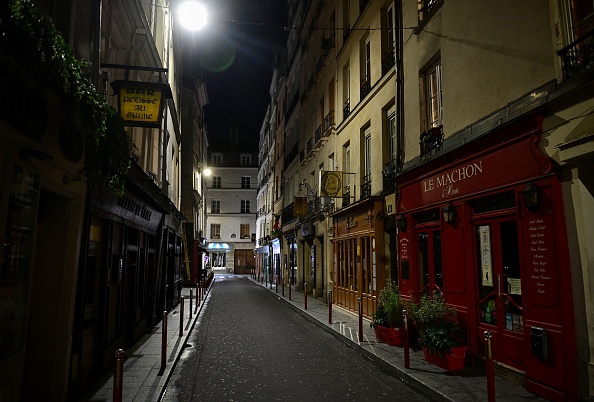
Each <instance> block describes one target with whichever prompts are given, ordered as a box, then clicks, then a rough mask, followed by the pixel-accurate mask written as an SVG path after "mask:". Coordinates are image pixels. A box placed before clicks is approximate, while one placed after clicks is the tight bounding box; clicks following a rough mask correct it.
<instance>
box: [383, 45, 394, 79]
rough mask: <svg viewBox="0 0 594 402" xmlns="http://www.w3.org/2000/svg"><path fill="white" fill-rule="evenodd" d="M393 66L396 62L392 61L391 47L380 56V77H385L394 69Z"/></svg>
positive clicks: (392, 51) (392, 47) (392, 48)
mask: <svg viewBox="0 0 594 402" xmlns="http://www.w3.org/2000/svg"><path fill="white" fill-rule="evenodd" d="M394 64H396V61H395V59H394V46H393V45H392V46H390V47H389V48H388V49H386V51H385V52H384V54H382V76H384V75H386V74H387V73H388V71H390V70H391V69H392V67H394Z"/></svg>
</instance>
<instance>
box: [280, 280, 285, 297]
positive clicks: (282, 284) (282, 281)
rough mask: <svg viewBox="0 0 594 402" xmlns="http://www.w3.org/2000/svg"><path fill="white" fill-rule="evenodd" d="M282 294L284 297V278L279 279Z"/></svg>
mask: <svg viewBox="0 0 594 402" xmlns="http://www.w3.org/2000/svg"><path fill="white" fill-rule="evenodd" d="M281 288H282V293H281V294H282V296H283V297H285V279H284V278H283V279H282V280H281Z"/></svg>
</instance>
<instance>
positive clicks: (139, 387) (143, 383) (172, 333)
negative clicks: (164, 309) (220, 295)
mask: <svg viewBox="0 0 594 402" xmlns="http://www.w3.org/2000/svg"><path fill="white" fill-rule="evenodd" d="M215 281H216V275H215V278H214V280H213V281H212V284H211V287H212V285H213V284H214V283H215ZM209 292H210V288H205V289H203V294H202V302H201V303H200V305H199V306H198V310H197V311H196V289H193V295H192V296H193V297H192V300H191V303H192V304H191V306H192V316H191V317H190V288H185V287H184V288H183V289H182V296H183V297H184V323H183V334H182V336H180V314H181V303H180V304H178V305H177V306H176V307H175V309H174V310H173V311H171V312H170V313H169V314H168V315H167V337H166V341H167V353H166V365H165V369H164V370H163V372H162V373H161V354H162V345H163V321H162V320H161V322H159V324H157V325H156V326H155V327H154V328H153V329H152V330H151V332H150V333H148V334H146V335H144V336H143V337H142V338H141V339H140V340H139V341H138V342H137V343H136V344H135V345H134V346H133V347H132V348H130V349H128V350H125V360H124V370H123V373H124V374H123V387H122V389H123V391H122V401H124V402H146V401H158V400H160V398H161V396H162V395H161V393H162V392H163V391H164V390H165V387H166V385H167V381H168V380H169V375H170V373H171V371H172V370H173V368H174V367H175V364H176V363H177V359H178V357H179V355H180V354H181V352H182V351H183V349H184V345H185V344H186V343H187V339H188V337H189V335H190V333H191V332H192V329H193V328H194V325H195V323H196V319H197V318H198V316H199V315H200V313H201V311H202V307H203V306H204V300H205V299H206V296H208V293H209ZM114 361H115V357H114ZM113 385H114V378H113V371H112V372H111V373H108V374H106V375H105V376H104V377H103V378H102V379H101V381H100V382H99V384H98V385H97V386H96V387H95V388H94V390H93V391H92V393H91V394H90V395H87V396H86V397H84V398H82V399H81V401H85V402H111V401H113Z"/></svg>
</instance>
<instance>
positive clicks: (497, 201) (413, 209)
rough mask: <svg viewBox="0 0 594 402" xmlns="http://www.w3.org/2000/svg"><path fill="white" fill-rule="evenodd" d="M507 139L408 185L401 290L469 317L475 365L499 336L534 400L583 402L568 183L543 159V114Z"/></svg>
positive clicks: (481, 143)
mask: <svg viewBox="0 0 594 402" xmlns="http://www.w3.org/2000/svg"><path fill="white" fill-rule="evenodd" d="M496 131H497V132H493V133H491V134H490V135H488V136H485V137H484V138H483V139H478V140H477V141H475V142H473V143H472V144H468V145H465V146H461V147H459V148H457V149H456V150H455V151H453V152H450V153H448V154H447V155H444V156H443V157H440V158H436V159H434V160H433V161H431V162H429V163H426V164H424V165H422V166H421V167H419V168H417V169H414V170H409V171H408V172H406V173H404V174H402V175H401V176H400V177H399V179H398V190H397V204H398V209H397V210H398V216H399V219H400V221H401V223H404V222H405V225H402V224H401V225H400V227H403V228H404V229H401V230H400V231H399V234H398V254H399V262H398V264H399V284H400V289H401V292H402V294H404V295H406V296H407V297H409V298H411V299H417V298H419V297H420V296H421V295H422V294H425V293H429V294H433V293H435V292H441V293H443V295H444V296H445V299H446V300H447V301H448V303H450V304H451V305H453V306H455V307H456V308H457V309H458V310H459V311H460V313H461V315H462V317H463V321H464V324H465V326H466V333H467V341H468V346H469V350H470V351H471V355H472V359H475V358H477V357H479V358H480V357H484V356H485V342H484V332H485V331H491V333H492V334H493V352H494V359H495V360H496V361H497V364H498V365H499V366H500V367H501V368H503V369H507V370H510V371H512V372H513V371H516V372H518V373H523V378H524V381H525V384H526V388H527V389H528V390H530V391H531V392H534V393H537V394H539V395H543V396H545V397H547V398H549V399H552V400H573V399H575V398H576V395H574V393H575V390H576V372H575V370H576V368H575V364H574V363H573V362H575V356H576V350H575V328H574V319H573V303H572V291H571V278H570V274H569V268H568V267H569V256H568V247H567V236H566V231H565V228H566V224H565V217H564V209H563V200H562V193H561V184H560V178H559V177H558V172H557V170H556V168H555V166H554V164H553V161H552V160H550V159H549V158H547V157H546V156H545V155H544V154H543V153H542V152H541V150H540V148H539V142H540V138H541V133H542V116H541V115H538V114H536V115H532V116H529V117H526V118H524V119H522V120H519V121H517V122H515V123H513V124H510V125H508V126H506V127H503V128H500V129H497V130H496ZM531 196H532V198H530V197H531ZM534 197H536V198H534Z"/></svg>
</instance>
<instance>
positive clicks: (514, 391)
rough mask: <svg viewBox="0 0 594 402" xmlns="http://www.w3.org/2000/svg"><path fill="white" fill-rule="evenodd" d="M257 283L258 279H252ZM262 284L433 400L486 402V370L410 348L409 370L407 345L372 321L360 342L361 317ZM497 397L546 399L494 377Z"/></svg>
mask: <svg viewBox="0 0 594 402" xmlns="http://www.w3.org/2000/svg"><path fill="white" fill-rule="evenodd" d="M250 280H251V281H253V282H255V283H259V282H256V281H255V280H253V279H251V278H250ZM260 286H262V287H264V288H266V289H268V290H269V291H271V292H273V293H275V294H276V295H277V296H278V297H279V298H281V299H282V300H285V301H286V302H287V303H289V304H290V305H291V306H293V308H295V309H296V310H297V311H298V312H299V313H300V314H301V315H303V316H304V317H305V318H307V319H308V320H310V321H311V322H313V323H315V324H316V325H318V326H320V327H321V328H323V329H325V330H326V331H328V332H329V333H331V334H333V335H334V336H335V337H336V338H337V339H338V340H341V341H343V342H345V343H347V344H348V345H350V346H351V347H353V348H354V349H356V350H358V351H359V352H360V353H362V354H363V355H364V356H367V357H368V358H369V359H370V360H372V361H374V362H376V363H378V364H379V365H380V366H381V367H382V368H383V369H385V370H387V371H389V372H390V373H392V375H394V376H395V377H396V378H398V379H400V380H401V381H403V382H405V383H407V384H408V385H409V386H410V387H411V388H413V389H416V390H417V391H419V392H420V393H422V394H425V395H426V396H428V397H429V398H431V399H432V400H434V401H455V402H478V401H487V399H488V398H487V379H486V377H485V373H484V372H482V371H480V370H478V369H474V368H471V367H466V368H465V369H464V371H463V372H461V373H450V372H447V371H445V370H442V369H440V368H439V367H437V366H435V365H433V364H431V363H428V362H427V361H425V359H424V358H423V352H422V351H415V350H413V349H410V354H409V357H410V369H406V368H404V348H402V347H396V346H388V345H386V344H385V343H379V342H377V341H376V339H375V334H374V332H373V328H371V327H370V326H369V320H366V319H364V320H363V341H362V342H360V341H359V317H358V316H357V315H354V314H351V313H349V312H347V311H346V310H343V309H342V308H340V307H337V306H333V308H332V323H331V324H330V323H329V322H328V321H329V320H328V318H329V311H328V305H327V304H325V303H324V302H323V301H322V300H319V299H314V298H313V297H311V295H308V298H307V310H305V300H304V294H303V292H297V291H292V292H291V300H289V290H288V287H285V289H284V296H283V295H282V288H281V287H280V286H279V287H278V289H277V288H276V287H275V286H274V285H273V286H272V288H271V286H270V284H268V287H267V286H266V284H260ZM495 397H496V399H497V400H498V401H506V402H508V401H513V402H519V401H524V402H525V401H528V400H529V401H546V399H543V398H540V397H538V396H536V395H534V394H532V393H530V392H528V391H526V389H525V388H524V387H522V386H520V385H517V384H515V383H512V382H510V381H507V380H504V379H502V378H498V377H495Z"/></svg>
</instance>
